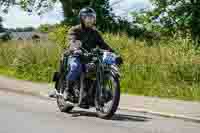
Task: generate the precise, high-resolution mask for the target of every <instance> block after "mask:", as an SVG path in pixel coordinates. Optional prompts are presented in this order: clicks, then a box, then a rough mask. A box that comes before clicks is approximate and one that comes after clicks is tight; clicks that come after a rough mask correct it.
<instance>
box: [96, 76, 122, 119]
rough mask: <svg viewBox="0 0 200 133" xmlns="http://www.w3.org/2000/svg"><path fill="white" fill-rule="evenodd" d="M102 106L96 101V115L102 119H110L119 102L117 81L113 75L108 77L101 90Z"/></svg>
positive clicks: (118, 84)
mask: <svg viewBox="0 0 200 133" xmlns="http://www.w3.org/2000/svg"><path fill="white" fill-rule="evenodd" d="M103 95H104V96H103V97H104V99H103V101H104V103H103V105H99V104H98V102H97V101H96V102H95V103H96V108H97V114H98V116H99V117H100V118H102V119H110V118H111V117H112V116H113V115H114V113H115V112H116V111H117V109H118V106H119V101H120V83H119V79H118V78H117V77H115V76H113V75H108V77H107V80H106V82H105V84H104V90H103Z"/></svg>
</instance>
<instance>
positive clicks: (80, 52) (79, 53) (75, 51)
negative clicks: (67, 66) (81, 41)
mask: <svg viewBox="0 0 200 133" xmlns="http://www.w3.org/2000/svg"><path fill="white" fill-rule="evenodd" d="M82 54H83V52H82V50H80V49H78V50H74V51H73V55H82Z"/></svg>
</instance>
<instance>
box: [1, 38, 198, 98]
mask: <svg viewBox="0 0 200 133" xmlns="http://www.w3.org/2000/svg"><path fill="white" fill-rule="evenodd" d="M52 35H53V34H52ZM104 38H105V40H106V42H107V43H109V44H110V45H111V46H112V47H113V48H114V49H115V50H116V51H117V52H118V53H120V54H121V55H122V57H123V59H124V65H123V66H122V67H121V73H122V77H121V88H122V91H123V92H124V93H129V94H139V95H146V96H159V97H169V98H178V99H185V100H200V83H199V80H200V65H199V64H200V54H199V52H198V50H195V48H194V47H193V46H192V44H191V43H190V40H181V39H178V40H175V39H168V40H165V41H163V40H161V41H160V42H159V44H157V45H156V46H151V47H148V46H147V45H146V43H145V42H143V41H139V40H135V39H132V38H128V37H127V36H126V35H123V34H122V35H112V34H104ZM55 39H56V38H55ZM58 42H59V41H58ZM60 43H61V42H59V45H57V43H55V44H54V43H52V42H40V43H32V42H9V43H5V44H0V67H3V68H4V69H5V68H9V69H11V70H14V76H16V77H18V78H23V79H27V80H34V81H47V82H51V79H52V74H53V72H54V71H56V69H57V67H58V63H59V60H60V55H61V53H62V47H63V44H60ZM60 45H61V46H60Z"/></svg>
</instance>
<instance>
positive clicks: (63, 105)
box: [56, 76, 74, 113]
mask: <svg viewBox="0 0 200 133" xmlns="http://www.w3.org/2000/svg"><path fill="white" fill-rule="evenodd" d="M63 79H64V76H62V77H61V78H60V79H59V80H58V81H57V83H56V84H57V86H56V89H57V90H58V92H59V95H57V96H56V99H57V105H58V108H59V109H60V111H61V112H66V113H68V112H70V111H71V110H72V109H73V108H74V106H73V105H72V104H71V103H70V102H67V101H66V100H65V99H64V93H66V91H63V89H64V80H63Z"/></svg>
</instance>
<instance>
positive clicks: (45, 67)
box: [0, 41, 61, 82]
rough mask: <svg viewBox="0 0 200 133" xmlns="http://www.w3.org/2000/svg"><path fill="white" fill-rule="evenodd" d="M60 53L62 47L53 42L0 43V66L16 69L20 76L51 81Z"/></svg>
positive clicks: (17, 74) (16, 73) (27, 78)
mask: <svg viewBox="0 0 200 133" xmlns="http://www.w3.org/2000/svg"><path fill="white" fill-rule="evenodd" d="M60 53H61V49H60V48H59V47H58V46H57V45H55V44H53V43H51V42H40V43H33V42H28V41H27V42H10V43H6V44H0V66H1V67H3V68H4V69H5V68H9V69H13V70H15V76H17V77H18V78H22V79H26V80H34V81H48V82H50V81H51V79H52V74H53V72H54V71H55V70H56V68H57V67H58V63H59V59H60Z"/></svg>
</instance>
